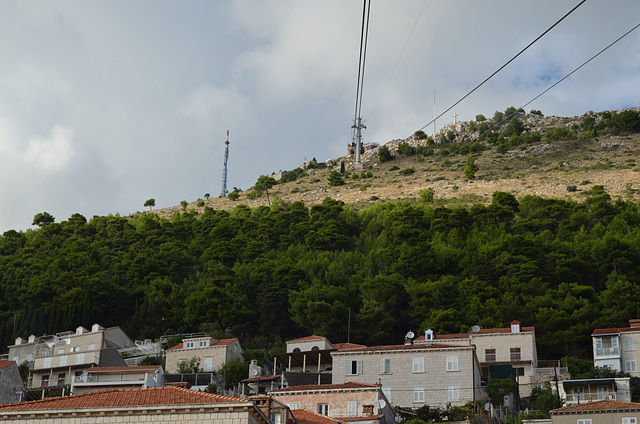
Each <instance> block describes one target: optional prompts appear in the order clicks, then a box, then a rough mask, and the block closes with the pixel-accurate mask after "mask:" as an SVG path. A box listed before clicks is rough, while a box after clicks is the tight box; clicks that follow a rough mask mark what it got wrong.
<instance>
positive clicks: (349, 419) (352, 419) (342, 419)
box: [336, 415, 384, 423]
mask: <svg viewBox="0 0 640 424" xmlns="http://www.w3.org/2000/svg"><path fill="white" fill-rule="evenodd" d="M382 417H384V415H369V416H367V417H336V420H339V421H340V422H343V423H344V422H358V421H366V422H370V421H373V420H379V419H381V418H382Z"/></svg>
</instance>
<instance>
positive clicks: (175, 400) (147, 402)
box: [0, 387, 248, 411]
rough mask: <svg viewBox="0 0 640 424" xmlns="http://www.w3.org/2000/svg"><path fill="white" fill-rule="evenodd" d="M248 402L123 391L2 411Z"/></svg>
mask: <svg viewBox="0 0 640 424" xmlns="http://www.w3.org/2000/svg"><path fill="white" fill-rule="evenodd" d="M235 402H248V400H247V399H240V398H234V397H229V396H222V395H216V394H212V393H206V392H197V391H195V390H188V389H183V388H180V387H157V388H153V389H121V390H105V391H102V392H92V393H85V394H82V395H73V396H63V397H55V398H46V399H41V400H34V401H30V402H21V403H13V404H7V405H0V411H19V410H36V409H75V408H117V407H127V406H158V405H190V404H209V403H235Z"/></svg>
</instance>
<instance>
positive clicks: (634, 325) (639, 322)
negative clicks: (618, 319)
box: [629, 318, 640, 328]
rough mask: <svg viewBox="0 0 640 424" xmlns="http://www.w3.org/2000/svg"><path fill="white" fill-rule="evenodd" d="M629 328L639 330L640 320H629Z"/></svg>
mask: <svg viewBox="0 0 640 424" xmlns="http://www.w3.org/2000/svg"><path fill="white" fill-rule="evenodd" d="M629 327H631V328H638V327H640V319H637V318H636V319H630V320H629Z"/></svg>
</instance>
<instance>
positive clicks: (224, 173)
mask: <svg viewBox="0 0 640 424" xmlns="http://www.w3.org/2000/svg"><path fill="white" fill-rule="evenodd" d="M224 144H225V146H224V170H223V171H222V193H220V197H224V196H226V195H227V193H228V191H227V163H229V130H227V141H225V143H224Z"/></svg>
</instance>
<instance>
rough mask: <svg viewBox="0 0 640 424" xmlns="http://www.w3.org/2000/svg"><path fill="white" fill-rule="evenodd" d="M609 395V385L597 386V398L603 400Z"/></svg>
mask: <svg viewBox="0 0 640 424" xmlns="http://www.w3.org/2000/svg"><path fill="white" fill-rule="evenodd" d="M608 397H609V386H598V400H605V399H607V398H608Z"/></svg>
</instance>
